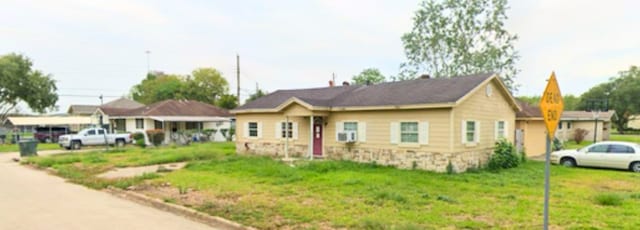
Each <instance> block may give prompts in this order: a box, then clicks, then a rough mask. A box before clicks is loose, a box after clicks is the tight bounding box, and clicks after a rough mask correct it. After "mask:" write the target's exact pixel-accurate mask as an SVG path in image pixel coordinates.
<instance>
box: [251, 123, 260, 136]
mask: <svg viewBox="0 0 640 230" xmlns="http://www.w3.org/2000/svg"><path fill="white" fill-rule="evenodd" d="M249 137H258V122H249Z"/></svg>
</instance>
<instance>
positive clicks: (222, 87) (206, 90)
mask: <svg viewBox="0 0 640 230" xmlns="http://www.w3.org/2000/svg"><path fill="white" fill-rule="evenodd" d="M185 86H186V88H185V89H184V94H185V97H187V98H188V99H192V100H198V101H202V102H205V103H209V104H215V103H216V100H217V99H218V98H219V97H220V96H222V95H224V94H225V93H227V91H229V83H228V82H227V80H226V79H224V78H223V77H222V74H221V73H220V72H219V71H218V70H216V69H214V68H199V69H196V70H194V71H193V72H191V76H190V77H188V78H187V80H186V84H185Z"/></svg>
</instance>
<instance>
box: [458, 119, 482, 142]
mask: <svg viewBox="0 0 640 230" xmlns="http://www.w3.org/2000/svg"><path fill="white" fill-rule="evenodd" d="M462 122H463V123H462V126H463V127H462V128H463V129H462V142H463V143H464V144H478V143H480V129H479V124H480V122H479V121H477V120H463V121H462ZM469 123H473V131H472V132H471V133H470V130H469ZM469 134H473V139H472V140H469Z"/></svg>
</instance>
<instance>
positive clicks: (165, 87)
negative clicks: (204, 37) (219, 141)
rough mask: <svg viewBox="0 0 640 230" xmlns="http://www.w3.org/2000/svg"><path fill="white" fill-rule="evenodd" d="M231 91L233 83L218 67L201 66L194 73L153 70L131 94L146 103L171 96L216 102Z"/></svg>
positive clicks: (170, 97) (172, 97) (135, 86)
mask: <svg viewBox="0 0 640 230" xmlns="http://www.w3.org/2000/svg"><path fill="white" fill-rule="evenodd" d="M228 90H229V83H227V80H226V79H224V78H223V77H222V74H221V73H220V72H218V70H216V69H213V68H200V69H196V70H194V71H193V72H192V73H191V76H180V75H174V74H165V73H162V72H152V73H149V74H147V77H146V78H145V79H144V80H142V82H140V84H137V85H134V86H133V87H132V88H131V96H132V97H133V99H134V100H136V101H139V102H142V103H145V104H151V103H154V102H158V101H162V100H167V99H189V100H196V101H201V102H205V103H209V104H212V105H214V104H216V100H217V99H218V98H220V97H221V96H223V95H224V94H226V93H227V91H228Z"/></svg>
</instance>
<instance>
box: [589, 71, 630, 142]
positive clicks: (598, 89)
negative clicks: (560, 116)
mask: <svg viewBox="0 0 640 230" xmlns="http://www.w3.org/2000/svg"><path fill="white" fill-rule="evenodd" d="M638 91H640V68H638V67H637V66H631V67H630V68H629V69H628V70H624V71H620V72H618V76H615V77H613V78H611V79H609V81H608V82H605V83H602V84H599V85H596V86H594V87H592V88H591V89H589V90H588V91H587V92H585V93H584V94H582V95H581V96H580V103H579V105H578V107H579V109H580V110H587V109H590V107H593V103H592V102H593V101H594V100H596V101H598V100H599V101H603V100H604V101H608V109H609V110H614V111H615V112H616V116H614V117H613V123H614V124H615V127H616V129H617V130H618V132H619V133H624V130H625V129H626V128H627V124H628V123H629V120H631V119H632V118H633V115H636V114H638V113H639V112H640V100H637V98H636V95H637V93H638Z"/></svg>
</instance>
